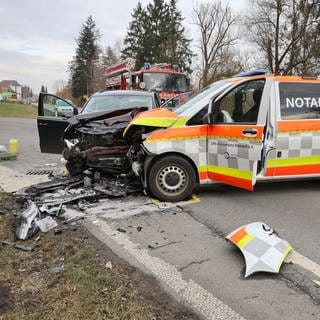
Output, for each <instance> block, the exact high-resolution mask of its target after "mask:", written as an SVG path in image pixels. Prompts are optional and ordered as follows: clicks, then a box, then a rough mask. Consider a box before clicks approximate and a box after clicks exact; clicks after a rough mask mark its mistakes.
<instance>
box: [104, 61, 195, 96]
mask: <svg viewBox="0 0 320 320" xmlns="http://www.w3.org/2000/svg"><path fill="white" fill-rule="evenodd" d="M134 65H135V61H134V59H127V60H125V61H123V62H120V63H117V64H114V65H111V66H108V67H106V68H105V75H106V86H107V89H110V90H115V89H120V90H127V89H133V90H148V91H157V92H158V93H159V96H160V98H161V100H162V101H166V100H168V99H170V98H172V97H174V96H176V95H178V94H180V93H183V92H188V87H189V84H190V81H189V79H188V78H187V76H186V75H185V73H183V72H181V70H180V68H179V66H177V65H171V64H168V63H158V64H154V65H151V64H150V63H145V65H144V67H143V68H141V69H140V70H138V71H135V70H134Z"/></svg>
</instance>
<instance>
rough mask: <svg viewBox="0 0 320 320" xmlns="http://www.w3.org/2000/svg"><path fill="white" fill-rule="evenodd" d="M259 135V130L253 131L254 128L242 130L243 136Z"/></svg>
mask: <svg viewBox="0 0 320 320" xmlns="http://www.w3.org/2000/svg"><path fill="white" fill-rule="evenodd" d="M257 134H258V130H257V129H253V128H246V129H243V130H242V135H243V136H250V137H252V136H256V135H257Z"/></svg>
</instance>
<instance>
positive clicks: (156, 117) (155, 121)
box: [123, 108, 178, 135]
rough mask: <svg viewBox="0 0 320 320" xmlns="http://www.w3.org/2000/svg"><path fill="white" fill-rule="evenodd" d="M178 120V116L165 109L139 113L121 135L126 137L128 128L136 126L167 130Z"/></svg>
mask: <svg viewBox="0 0 320 320" xmlns="http://www.w3.org/2000/svg"><path fill="white" fill-rule="evenodd" d="M177 119H178V116H177V115H176V114H175V113H173V112H172V111H170V110H168V109H166V108H156V109H152V110H148V111H145V112H141V113H139V114H138V115H136V116H135V117H134V118H133V119H132V120H131V122H130V123H129V124H128V126H127V127H126V129H125V131H124V133H123V135H126V133H127V132H128V130H129V128H130V127H132V126H134V125H137V126H148V127H156V128H168V127H170V126H172V125H173V124H174V123H175V122H176V121H177Z"/></svg>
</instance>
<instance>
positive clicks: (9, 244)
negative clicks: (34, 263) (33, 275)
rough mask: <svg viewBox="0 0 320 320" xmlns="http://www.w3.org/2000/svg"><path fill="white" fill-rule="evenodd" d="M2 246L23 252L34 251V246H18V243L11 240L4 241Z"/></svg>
mask: <svg viewBox="0 0 320 320" xmlns="http://www.w3.org/2000/svg"><path fill="white" fill-rule="evenodd" d="M1 244H2V245H5V246H9V247H12V248H16V249H19V250H22V251H32V250H33V249H34V246H33V245H32V246H24V245H22V244H18V243H16V242H13V241H10V240H3V241H1Z"/></svg>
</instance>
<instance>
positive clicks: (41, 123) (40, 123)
mask: <svg viewBox="0 0 320 320" xmlns="http://www.w3.org/2000/svg"><path fill="white" fill-rule="evenodd" d="M39 125H40V126H47V125H48V123H47V122H39Z"/></svg>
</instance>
